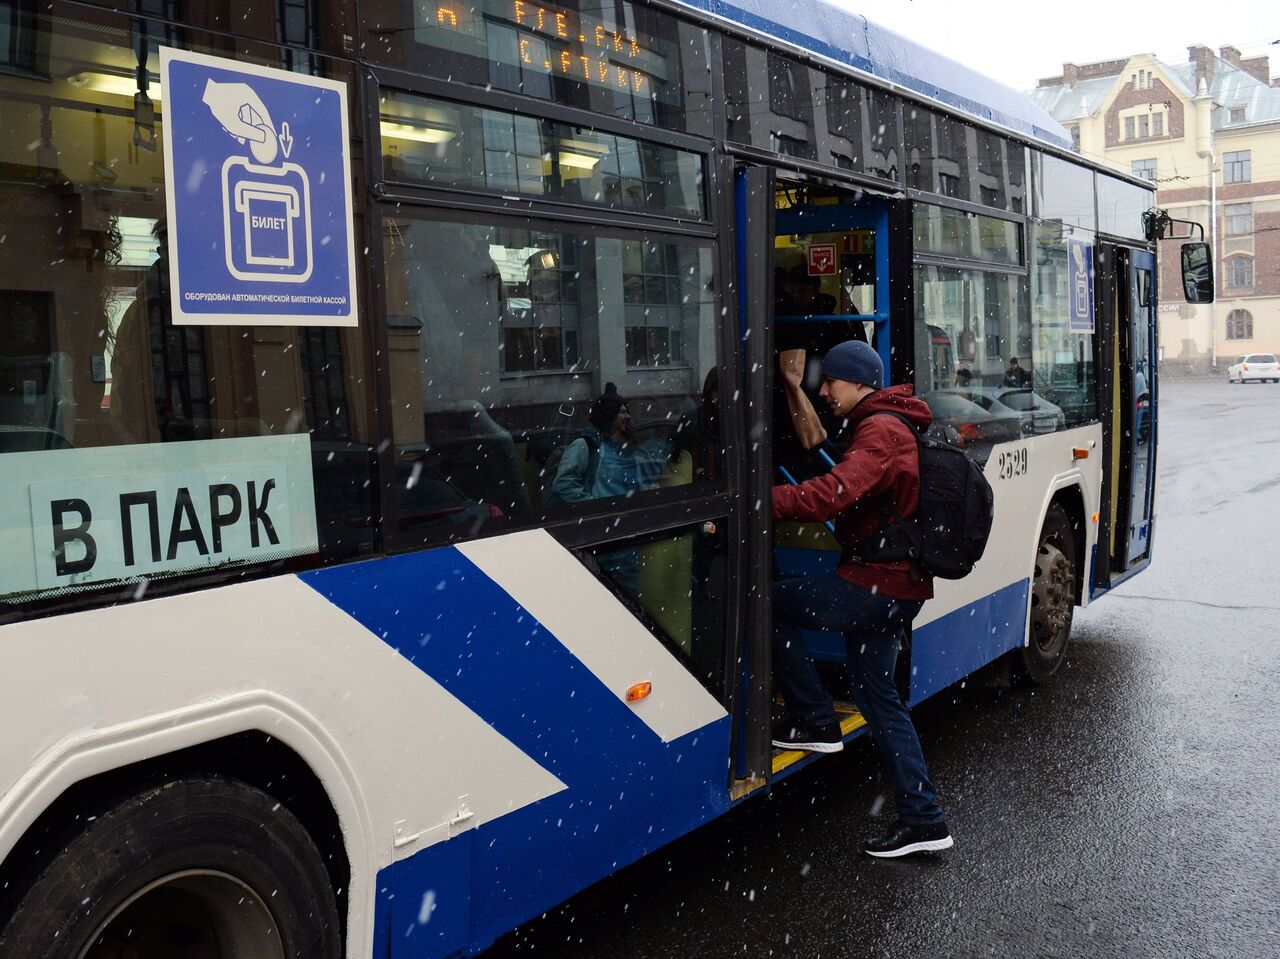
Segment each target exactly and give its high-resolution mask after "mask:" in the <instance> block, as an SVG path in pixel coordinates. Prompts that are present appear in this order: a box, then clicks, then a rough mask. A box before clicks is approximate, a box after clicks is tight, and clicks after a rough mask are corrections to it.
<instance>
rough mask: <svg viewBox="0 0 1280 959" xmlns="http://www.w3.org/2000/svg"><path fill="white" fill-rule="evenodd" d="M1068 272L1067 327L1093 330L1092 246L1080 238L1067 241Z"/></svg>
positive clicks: (1074, 330)
mask: <svg viewBox="0 0 1280 959" xmlns="http://www.w3.org/2000/svg"><path fill="white" fill-rule="evenodd" d="M1067 259H1068V261H1069V264H1068V265H1069V268H1070V273H1069V274H1068V275H1069V278H1070V280H1069V285H1068V289H1067V297H1068V299H1070V301H1071V313H1070V316H1071V319H1070V323H1069V327H1068V328H1069V329H1070V330H1071V332H1072V333H1092V332H1093V246H1092V245H1091V244H1089V243H1085V242H1084V241H1082V240H1069V241H1068V242H1067Z"/></svg>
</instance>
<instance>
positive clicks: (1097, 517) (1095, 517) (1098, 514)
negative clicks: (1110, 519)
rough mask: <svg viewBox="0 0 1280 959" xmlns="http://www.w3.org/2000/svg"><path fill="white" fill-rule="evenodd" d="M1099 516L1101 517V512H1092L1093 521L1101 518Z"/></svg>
mask: <svg viewBox="0 0 1280 959" xmlns="http://www.w3.org/2000/svg"><path fill="white" fill-rule="evenodd" d="M1101 517H1102V514H1101V513H1094V514H1093V521H1094V522H1095V523H1096V522H1098V520H1099V519H1101Z"/></svg>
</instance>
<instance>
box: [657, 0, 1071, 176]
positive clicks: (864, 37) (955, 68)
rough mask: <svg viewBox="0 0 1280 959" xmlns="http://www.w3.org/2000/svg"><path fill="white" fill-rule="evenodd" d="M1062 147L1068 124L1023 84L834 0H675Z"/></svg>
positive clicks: (1067, 138)
mask: <svg viewBox="0 0 1280 959" xmlns="http://www.w3.org/2000/svg"><path fill="white" fill-rule="evenodd" d="M673 2H674V3H676V4H678V5H680V6H685V7H690V8H692V9H695V10H699V11H701V12H703V13H707V14H711V15H712V16H714V17H717V18H719V19H721V20H727V21H729V22H730V23H734V24H737V25H738V26H740V27H743V28H745V29H747V30H750V31H751V32H753V33H759V34H764V35H766V36H769V37H772V38H773V39H775V40H780V41H782V42H783V43H787V44H790V45H791V46H794V47H799V48H800V49H802V50H805V51H807V52H809V53H812V54H814V55H815V56H819V57H822V58H824V59H826V60H831V61H834V62H836V63H839V64H842V65H844V66H849V67H853V68H854V69H855V70H858V71H859V72H861V73H864V74H868V75H870V76H873V77H877V78H879V79H880V80H883V81H885V82H887V83H892V84H894V85H896V86H898V87H901V88H903V89H906V90H911V91H912V92H914V93H918V94H920V95H921V96H923V97H927V98H928V99H931V100H934V101H937V102H938V103H941V104H943V105H944V106H947V107H950V108H952V109H954V110H958V111H961V112H963V113H967V114H969V115H970V116H972V117H975V118H977V119H979V120H982V121H984V122H986V123H991V124H995V125H997V126H1001V127H1004V128H1005V129H1007V130H1010V131H1012V132H1014V133H1017V134H1020V135H1021V136H1023V137H1028V138H1031V139H1034V140H1039V141H1040V142H1042V143H1045V144H1048V145H1051V146H1054V147H1057V148H1058V149H1061V150H1068V151H1070V150H1071V136H1070V134H1069V133H1068V132H1067V130H1066V128H1065V127H1063V126H1062V124H1060V123H1058V121H1057V120H1055V119H1053V117H1051V116H1050V115H1049V114H1048V113H1046V112H1045V111H1044V110H1042V109H1041V108H1040V107H1039V106H1038V105H1036V103H1035V102H1034V101H1032V100H1031V99H1030V98H1029V97H1027V96H1025V95H1024V94H1022V93H1019V92H1018V91H1017V90H1014V89H1013V88H1011V87H1007V86H1005V85H1004V84H1001V83H998V82H997V81H995V80H992V79H991V78H990V77H986V76H983V75H982V74H981V73H979V72H978V71H976V70H973V69H971V68H969V67H966V66H964V65H963V64H960V63H957V62H956V61H955V60H952V59H950V58H949V57H944V56H943V55H942V54H940V53H936V52H935V51H933V50H930V49H929V48H928V47H924V46H921V45H920V44H918V43H916V42H915V41H913V40H909V39H907V38H906V37H903V36H901V35H899V34H897V33H894V32H893V31H892V30H886V29H885V28H884V27H881V26H877V25H876V24H874V23H872V22H871V21H870V20H868V19H867V18H866V17H863V16H860V15H858V14H856V13H852V12H850V11H848V10H844V9H841V8H839V7H836V6H833V5H832V4H831V3H830V2H829V0H732V2H729V0H673Z"/></svg>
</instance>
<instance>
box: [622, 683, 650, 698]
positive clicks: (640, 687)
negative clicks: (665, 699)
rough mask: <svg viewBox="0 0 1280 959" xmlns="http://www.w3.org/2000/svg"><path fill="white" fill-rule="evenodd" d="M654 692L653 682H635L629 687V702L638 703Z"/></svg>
mask: <svg viewBox="0 0 1280 959" xmlns="http://www.w3.org/2000/svg"><path fill="white" fill-rule="evenodd" d="M651 692H653V683H635V684H634V685H632V686H630V687H628V689H627V702H629V703H638V702H640V700H642V699H644V698H645V697H646V696H648V695H649V694H650V693H651Z"/></svg>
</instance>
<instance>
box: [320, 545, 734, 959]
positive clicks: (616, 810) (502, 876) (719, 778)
mask: <svg viewBox="0 0 1280 959" xmlns="http://www.w3.org/2000/svg"><path fill="white" fill-rule="evenodd" d="M300 578H301V579H302V580H303V581H304V582H306V583H308V584H309V585H310V586H311V587H312V588H314V589H315V590H316V591H317V592H319V593H320V594H321V595H323V596H325V597H326V598H327V599H328V600H329V601H330V602H332V603H334V604H335V605H336V606H337V607H339V608H340V609H342V610H344V611H345V612H347V613H348V614H349V615H350V616H352V617H353V618H354V619H356V620H357V621H358V622H360V623H361V624H362V625H363V626H365V627H366V628H367V629H369V630H370V631H371V632H372V633H374V634H375V635H377V636H380V637H381V638H382V639H383V641H384V642H386V643H387V644H388V645H389V646H391V647H392V648H393V649H395V650H396V651H397V652H399V653H400V654H401V655H402V656H404V657H405V658H406V659H407V660H408V661H409V662H411V663H413V664H414V665H415V666H417V667H418V668H419V669H421V670H422V671H423V672H425V673H427V674H428V675H429V676H431V677H432V678H433V679H434V680H435V681H436V682H438V683H440V684H441V685H442V686H443V687H444V688H445V689H446V690H448V692H449V693H450V694H451V695H453V696H455V697H456V698H457V699H458V700H460V701H461V702H462V703H463V704H464V705H466V706H467V707H468V708H470V709H471V710H472V711H473V712H475V713H476V714H477V715H479V716H480V717H481V718H483V719H484V720H485V721H486V722H488V723H489V724H490V725H491V726H492V727H493V728H494V729H495V730H496V731H497V732H498V733H500V734H501V735H502V736H504V737H505V738H506V739H507V740H508V741H510V742H511V743H512V744H513V745H515V746H516V747H517V748H518V749H520V750H522V751H523V752H524V753H525V754H526V755H528V756H529V757H530V758H532V759H533V760H534V761H536V762H538V763H539V764H541V765H542V766H543V767H544V768H546V769H547V770H548V771H550V772H551V773H552V774H554V775H555V776H556V777H557V778H559V779H560V781H561V782H563V783H564V784H565V785H566V786H567V787H568V788H567V789H565V790H563V791H561V792H559V793H556V794H555V795H553V796H549V797H547V798H546V799H543V800H541V801H539V802H537V803H534V804H533V805H530V806H526V807H524V808H523V809H520V810H517V811H515V812H512V813H510V814H508V815H506V816H503V817H501V818H499V819H496V820H494V821H491V822H489V823H486V824H484V825H482V826H480V827H478V828H477V829H475V830H472V831H470V832H468V833H465V834H464V835H463V836H461V837H458V839H454V840H450V841H448V842H444V843H440V844H438V845H437V846H432V847H429V848H428V849H426V850H424V851H423V852H422V853H419V854H418V855H416V856H413V857H411V858H409V859H407V860H403V861H401V862H399V863H396V864H394V865H392V866H389V867H387V868H386V869H383V870H382V871H381V872H380V873H379V875H378V900H377V909H376V913H375V931H376V935H377V936H378V942H380V943H382V949H383V952H378V953H377V954H379V955H382V954H385V950H386V949H387V948H388V947H390V948H391V950H392V954H393V955H398V954H400V953H399V950H400V949H405V950H408V951H411V952H412V954H413V955H415V956H443V955H447V954H449V953H450V952H452V951H456V950H458V949H459V948H464V947H466V948H471V949H474V948H480V947H483V946H484V945H487V944H488V943H489V942H491V941H492V940H493V938H494V937H496V936H497V935H499V934H501V933H502V932H505V931H507V930H508V929H511V928H513V927H515V926H516V925H518V924H519V923H521V922H524V921H526V920H528V919H530V918H532V917H534V916H536V915H538V914H539V913H541V912H543V911H544V910H545V909H547V908H548V907H550V906H552V905H554V904H555V903H558V902H560V901H562V900H564V899H565V898H567V897H568V896H570V895H572V894H573V893H575V892H577V891H578V890H580V889H582V888H584V887H586V886H588V885H590V884H591V883H593V882H595V881H597V880H599V879H601V878H603V877H604V876H606V875H608V874H610V873H611V872H613V871H615V870H617V869H618V868H620V867H621V866H623V865H626V864H628V863H631V862H633V861H635V860H636V859H639V858H640V857H641V856H643V855H645V854H647V853H648V852H651V851H653V850H654V849H656V848H657V847H659V846H661V845H663V844H665V843H667V842H669V841H671V840H673V839H675V838H677V837H679V836H681V835H683V834H684V833H686V832H688V831H690V830H691V829H693V828H695V827H696V826H698V825H701V824H702V823H704V822H707V821H709V820H710V819H713V818H715V817H716V816H717V815H719V814H720V813H721V812H724V811H725V810H726V809H727V808H728V806H729V800H728V794H727V783H728V768H727V761H728V756H729V732H730V724H729V719H728V717H727V716H726V717H725V718H724V719H721V720H717V721H716V722H714V723H712V724H710V725H708V726H706V727H704V728H702V729H700V730H696V731H695V732H693V733H690V734H688V735H687V736H684V737H681V738H680V739H677V740H674V741H672V742H670V743H663V742H662V740H661V739H660V738H659V737H658V735H657V734H656V733H654V732H653V730H652V729H650V728H649V726H648V725H647V724H645V723H644V721H643V720H641V719H640V718H639V717H637V716H636V715H635V713H634V712H633V711H632V710H631V708H630V707H628V706H627V705H626V704H625V703H623V702H621V701H620V700H619V699H618V697H617V696H616V695H615V694H614V693H613V692H612V691H610V690H609V689H607V688H605V687H604V685H603V684H601V683H600V681H599V680H598V679H597V678H596V677H595V675H594V674H592V673H591V672H590V671H589V670H588V669H587V668H586V667H585V666H584V665H583V664H582V663H581V662H580V661H579V660H578V659H577V658H576V657H575V656H574V655H573V654H572V653H571V652H570V651H569V650H568V649H567V648H565V647H564V646H563V645H562V644H561V643H560V642H559V641H558V640H557V639H556V638H555V637H554V636H552V635H551V634H550V633H549V632H548V631H547V630H546V629H544V628H543V627H542V626H541V625H540V624H539V623H538V622H537V621H536V620H535V619H534V618H533V617H532V616H531V615H530V614H529V613H528V611H526V610H525V609H524V608H523V607H521V606H520V605H519V604H518V603H517V602H516V601H515V600H514V599H512V598H511V596H510V595H509V594H508V593H506V591H504V590H503V589H502V588H501V587H499V586H498V585H497V584H496V583H494V582H493V581H492V580H491V579H489V577H488V576H486V575H485V574H484V573H483V572H481V571H480V570H479V569H478V568H477V567H476V566H474V565H473V564H472V563H471V562H470V561H469V560H467V559H466V557H464V556H463V555H462V554H461V553H459V552H458V551H457V550H455V549H451V548H450V549H439V550H434V551H430V552H424V553H414V554H410V555H406V556H395V557H388V558H384V559H379V560H373V561H370V562H366V563H356V564H351V565H347V566H340V567H333V568H329V569H320V570H315V571H311V572H308V573H303V574H300ZM619 615H625V614H624V613H622V612H621V610H620V611H619ZM416 733H417V731H415V730H406V731H405V735H407V736H413V735H415V734H416ZM460 839H465V842H462V843H460V842H459V840H460ZM448 847H454V848H448ZM468 848H469V850H470V854H466V853H465V852H463V851H459V850H465V849H468ZM472 890H474V894H473V893H472ZM428 891H433V892H434V894H435V896H436V897H437V909H436V912H435V913H433V914H432V915H433V918H432V919H431V921H430V922H428V923H426V924H425V925H419V924H418V923H417V918H418V916H419V913H420V910H421V909H422V903H423V897H424V895H425V894H426V892H428ZM468 899H469V902H468ZM446 902H449V903H450V905H451V908H450V909H449V910H448V917H447V918H446V916H444V915H442V914H441V913H440V910H441V908H443V904H444V903H446ZM468 906H469V908H468ZM463 911H467V912H469V926H470V929H469V932H468V934H467V938H466V940H465V941H462V942H459V941H456V939H455V937H456V935H457V934H458V932H459V929H460V928H461V926H462V925H465V924H467V923H462V922H461V921H460V920H459V919H458V916H459V915H460V914H461V913H462V912H463ZM436 915H439V916H440V920H441V921H440V923H439V924H438V925H437V924H436V920H435V918H434V916H436ZM446 940H449V941H446Z"/></svg>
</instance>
